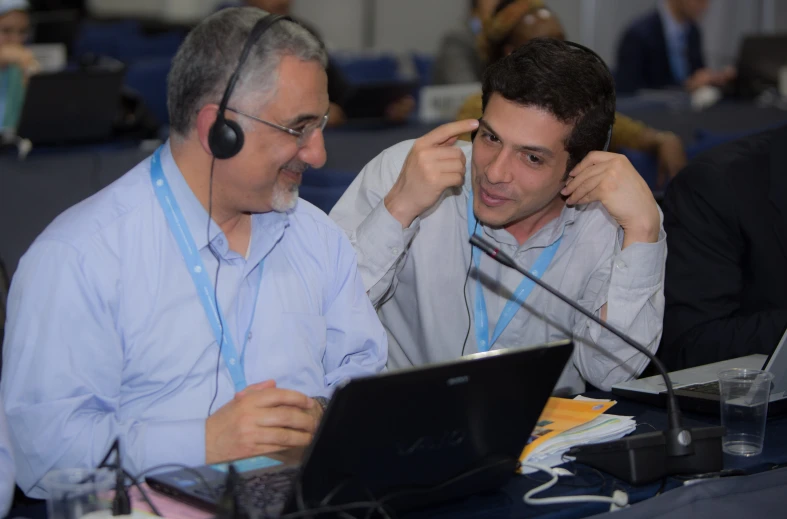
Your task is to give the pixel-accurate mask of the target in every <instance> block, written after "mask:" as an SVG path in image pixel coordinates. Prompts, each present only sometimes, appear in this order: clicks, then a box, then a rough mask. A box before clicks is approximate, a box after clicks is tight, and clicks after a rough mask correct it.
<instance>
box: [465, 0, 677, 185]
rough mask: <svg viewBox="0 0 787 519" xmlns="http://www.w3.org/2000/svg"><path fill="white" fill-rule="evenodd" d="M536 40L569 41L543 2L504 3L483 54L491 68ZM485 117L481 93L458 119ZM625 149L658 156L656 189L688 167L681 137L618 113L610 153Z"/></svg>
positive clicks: (483, 40) (488, 28) (483, 41)
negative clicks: (483, 115) (516, 50)
mask: <svg viewBox="0 0 787 519" xmlns="http://www.w3.org/2000/svg"><path fill="white" fill-rule="evenodd" d="M534 38H555V39H558V40H565V39H566V34H565V31H564V30H563V26H562V24H561V23H560V20H559V19H558V17H557V16H556V15H555V13H554V12H553V11H552V10H550V9H549V8H547V7H546V6H545V5H544V2H543V1H541V0H503V1H502V2H500V4H499V5H498V7H497V9H496V12H495V14H494V16H492V17H491V18H489V19H488V20H487V22H486V23H485V24H484V30H483V33H482V35H481V37H480V38H479V40H478V41H479V53H480V55H481V56H482V57H483V58H484V59H485V60H486V63H487V65H491V64H493V63H495V62H497V61H498V60H499V59H501V58H503V57H504V56H507V55H509V54H511V53H512V52H513V51H514V49H516V48H517V47H520V46H522V45H524V44H525V43H527V42H528V41H530V40H532V39H534ZM481 114H482V109H481V92H478V93H477V94H475V95H473V96H471V97H469V98H468V99H467V101H465V104H464V106H463V107H462V108H461V110H460V111H459V115H458V117H457V118H458V119H460V120H461V119H478V118H480V117H481ZM463 138H464V140H470V135H469V134H468V135H464V136H463ZM621 148H628V149H632V150H637V151H643V152H646V153H649V154H652V155H654V156H655V158H656V160H657V161H658V166H659V173H658V178H657V179H656V187H661V186H664V185H665V184H666V183H667V180H668V179H670V178H672V177H674V176H675V175H677V174H678V171H680V170H681V169H682V168H683V166H685V165H686V153H685V151H684V149H683V144H682V143H681V140H680V138H679V137H678V136H677V135H675V134H674V133H672V132H662V131H659V130H656V129H654V128H650V127H648V126H646V125H645V124H643V123H641V122H639V121H635V120H634V119H631V118H629V117H626V116H625V115H623V114H621V113H616V114H615V126H614V127H613V128H612V141H611V142H610V151H613V152H617V151H618V150H620V149H621Z"/></svg>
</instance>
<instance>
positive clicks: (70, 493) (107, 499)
mask: <svg viewBox="0 0 787 519" xmlns="http://www.w3.org/2000/svg"><path fill="white" fill-rule="evenodd" d="M43 482H44V485H45V486H46V488H47V489H48V490H49V497H48V498H47V512H48V519H80V518H87V519H104V518H109V519H111V517H112V511H111V507H112V497H113V493H112V489H113V488H114V482H115V481H114V474H113V473H112V471H110V470H109V469H58V470H53V471H51V472H49V473H47V474H46V475H45V476H44V479H43Z"/></svg>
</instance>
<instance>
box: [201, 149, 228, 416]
mask: <svg viewBox="0 0 787 519" xmlns="http://www.w3.org/2000/svg"><path fill="white" fill-rule="evenodd" d="M215 164H216V157H213V159H212V160H211V161H210V180H209V181H208V225H207V230H206V231H205V234H206V237H207V240H208V250H209V251H210V253H211V254H213V257H214V258H216V279H214V280H213V304H214V305H215V306H216V313H217V314H218V316H219V327H220V329H221V337H220V339H219V351H218V353H217V354H216V384H215V386H216V387H215V389H214V391H213V398H212V399H211V400H210V406H208V418H210V414H211V411H213V404H215V403H216V397H217V396H218V395H219V367H220V366H221V348H222V347H223V346H224V319H223V318H222V316H221V312H219V311H218V309H219V272H220V271H221V258H220V257H219V254H218V253H217V252H216V251H215V250H214V249H213V244H211V242H210V224H211V222H212V221H213V166H214V165H215Z"/></svg>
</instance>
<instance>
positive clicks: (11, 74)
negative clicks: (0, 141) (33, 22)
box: [0, 0, 38, 129]
mask: <svg viewBox="0 0 787 519" xmlns="http://www.w3.org/2000/svg"><path fill="white" fill-rule="evenodd" d="M29 9H30V4H29V3H28V2H27V0H0V129H3V128H13V127H15V126H16V122H17V120H18V119H19V114H20V112H21V110H22V102H23V101H24V86H25V84H26V83H27V79H28V78H29V77H30V75H31V74H33V73H34V72H35V71H36V70H37V69H38V62H37V61H36V59H35V56H34V55H33V53H32V52H31V51H30V50H29V49H27V48H25V46H24V44H25V41H26V40H27V37H28V35H29V33H30V15H29V14H28V10H29Z"/></svg>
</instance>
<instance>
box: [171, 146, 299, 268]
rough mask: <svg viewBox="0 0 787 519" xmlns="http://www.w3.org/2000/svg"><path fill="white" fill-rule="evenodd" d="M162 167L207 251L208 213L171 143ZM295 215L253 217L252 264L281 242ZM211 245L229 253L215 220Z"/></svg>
mask: <svg viewBox="0 0 787 519" xmlns="http://www.w3.org/2000/svg"><path fill="white" fill-rule="evenodd" d="M161 167H162V170H163V172H164V176H165V177H166V178H167V182H169V185H170V189H172V194H173V195H174V197H175V200H177V202H178V206H179V207H180V210H181V212H182V213H183V218H184V219H185V220H186V225H188V228H189V232H191V236H192V237H193V238H194V243H195V244H196V246H197V248H198V249H200V250H202V249H204V248H205V247H207V245H208V232H207V229H208V212H207V211H206V210H205V208H204V207H203V206H202V204H201V203H200V201H199V200H198V199H197V197H196V196H195V195H194V192H193V191H192V190H191V187H189V185H188V183H187V182H186V179H185V178H183V174H182V173H181V171H180V168H178V165H177V163H176V162H175V159H174V157H173V156H172V149H171V147H170V143H169V141H167V143H166V144H165V145H164V147H163V148H162V150H161ZM292 212H293V211H288V212H286V213H279V212H277V211H269V212H267V213H257V214H254V215H252V218H251V240H250V243H249V258H248V262H250V263H252V264H256V263H257V262H259V260H261V259H262V257H264V256H265V255H266V254H267V253H268V252H269V251H270V250H271V249H272V248H273V246H274V245H275V244H276V243H277V242H278V241H279V240H280V239H281V237H282V235H283V234H284V229H285V228H286V227H288V226H289V217H290V214H291V213H292ZM210 243H211V245H212V248H213V249H214V250H215V251H216V252H217V253H219V254H220V255H222V256H226V255H227V254H229V252H230V251H229V244H228V243H227V239H226V238H225V236H224V233H223V232H222V230H221V228H220V227H219V225H218V224H217V223H216V222H215V221H213V220H211V221H210ZM239 256H240V257H243V256H244V255H243V254H239ZM255 259H256V260H257V261H255Z"/></svg>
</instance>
